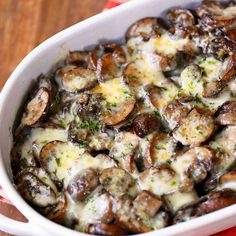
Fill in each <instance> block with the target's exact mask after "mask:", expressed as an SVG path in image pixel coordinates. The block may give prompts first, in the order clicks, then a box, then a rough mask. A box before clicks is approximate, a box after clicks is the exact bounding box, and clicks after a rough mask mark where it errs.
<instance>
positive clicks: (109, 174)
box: [99, 168, 135, 198]
mask: <svg viewBox="0 0 236 236" xmlns="http://www.w3.org/2000/svg"><path fill="white" fill-rule="evenodd" d="M99 180H100V183H101V184H102V185H103V187H104V188H105V189H106V190H107V191H108V192H109V193H110V194H111V195H112V196H114V197H117V198H120V197H122V196H124V195H126V194H129V191H130V190H131V188H132V187H134V185H135V182H134V179H133V178H132V177H131V176H130V175H129V174H128V173H127V172H126V171H124V170H123V169H121V168H107V169H105V170H103V171H102V173H101V175H100V177H99Z"/></svg>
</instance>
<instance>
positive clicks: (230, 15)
mask: <svg viewBox="0 0 236 236" xmlns="http://www.w3.org/2000/svg"><path fill="white" fill-rule="evenodd" d="M235 11H236V7H235V5H234V4H233V3H232V4H227V3H224V2H219V1H204V2H203V3H202V4H201V5H200V7H199V8H198V9H197V11H196V12H197V15H198V16H199V17H200V19H201V21H202V22H203V23H204V24H205V25H206V26H209V27H210V28H211V29H215V28H224V27H226V28H227V26H230V25H234V23H235V22H236V15H235Z"/></svg>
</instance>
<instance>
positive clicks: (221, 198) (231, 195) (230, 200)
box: [199, 189, 236, 214]
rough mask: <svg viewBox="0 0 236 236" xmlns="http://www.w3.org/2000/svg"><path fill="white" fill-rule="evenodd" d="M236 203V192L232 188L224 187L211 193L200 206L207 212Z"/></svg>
mask: <svg viewBox="0 0 236 236" xmlns="http://www.w3.org/2000/svg"><path fill="white" fill-rule="evenodd" d="M235 203H236V192H235V191H233V190H230V189H223V190H220V191H217V192H212V193H209V194H208V195H207V196H206V199H204V201H203V202H202V203H201V204H200V206H199V207H200V209H201V210H202V211H203V212H204V213H205V214H206V213H210V212H213V211H217V210H219V209H221V208H224V207H227V206H230V205H232V204H235Z"/></svg>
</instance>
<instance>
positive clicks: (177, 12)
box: [167, 8, 195, 27]
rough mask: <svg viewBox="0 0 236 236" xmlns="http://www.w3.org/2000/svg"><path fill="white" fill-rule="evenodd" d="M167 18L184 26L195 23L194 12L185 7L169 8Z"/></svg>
mask: <svg viewBox="0 0 236 236" xmlns="http://www.w3.org/2000/svg"><path fill="white" fill-rule="evenodd" d="M167 18H168V20H169V21H170V22H171V23H172V24H177V25H179V26H183V27H186V26H192V25H194V24H195V19H194V16H193V14H192V13H191V12H190V11H189V10H187V9H183V8H173V9H171V10H169V11H168V13H167Z"/></svg>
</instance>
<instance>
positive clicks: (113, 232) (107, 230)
mask: <svg viewBox="0 0 236 236" xmlns="http://www.w3.org/2000/svg"><path fill="white" fill-rule="evenodd" d="M86 232H87V233H89V234H93V235H108V236H120V235H125V234H126V232H125V231H124V230H123V229H122V228H121V227H120V226H119V225H118V224H101V223H97V224H90V225H89V226H88V229H87V230H86Z"/></svg>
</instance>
